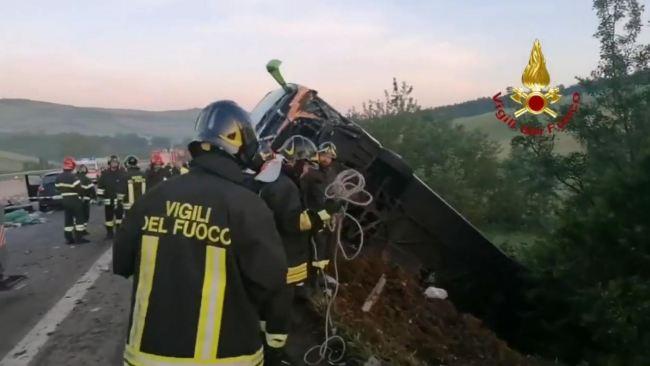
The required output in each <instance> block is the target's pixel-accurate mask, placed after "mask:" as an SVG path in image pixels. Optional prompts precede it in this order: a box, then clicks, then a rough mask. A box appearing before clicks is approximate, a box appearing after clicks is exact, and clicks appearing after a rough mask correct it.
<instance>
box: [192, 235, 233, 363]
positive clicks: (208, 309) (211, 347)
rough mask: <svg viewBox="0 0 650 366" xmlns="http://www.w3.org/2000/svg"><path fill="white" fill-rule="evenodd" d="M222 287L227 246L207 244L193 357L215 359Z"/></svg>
mask: <svg viewBox="0 0 650 366" xmlns="http://www.w3.org/2000/svg"><path fill="white" fill-rule="evenodd" d="M225 291H226V250H225V249H224V248H218V247H215V246H206V250H205V273H204V275H203V290H202V292H201V310H200V313H199V326H198V329H197V333H196V344H195V345H194V358H195V359H201V360H214V359H216V357H217V352H218V348H219V335H220V333H221V318H222V316H223V301H224V294H225Z"/></svg>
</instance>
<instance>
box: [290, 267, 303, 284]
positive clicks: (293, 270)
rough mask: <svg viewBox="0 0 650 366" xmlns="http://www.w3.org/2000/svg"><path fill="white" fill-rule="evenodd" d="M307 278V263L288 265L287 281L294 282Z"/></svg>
mask: <svg viewBox="0 0 650 366" xmlns="http://www.w3.org/2000/svg"><path fill="white" fill-rule="evenodd" d="M305 278H307V263H303V264H300V265H298V266H295V267H289V269H288V270H287V283H296V282H300V281H303V280H304V279H305Z"/></svg>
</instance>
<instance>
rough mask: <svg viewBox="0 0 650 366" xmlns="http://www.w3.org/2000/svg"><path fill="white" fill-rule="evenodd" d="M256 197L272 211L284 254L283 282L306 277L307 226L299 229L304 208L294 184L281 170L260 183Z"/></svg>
mask: <svg viewBox="0 0 650 366" xmlns="http://www.w3.org/2000/svg"><path fill="white" fill-rule="evenodd" d="M259 194H260V197H262V199H263V200H264V202H266V204H267V206H268V207H269V208H270V209H271V211H272V212H273V218H274V219H275V225H276V227H277V228H278V232H279V233H280V236H281V237H282V242H283V244H284V250H285V252H286V254H287V262H288V264H289V271H288V273H287V283H300V282H303V281H304V280H305V278H307V260H308V257H309V228H301V225H300V222H301V216H303V220H309V219H308V217H304V215H305V213H304V208H303V205H302V202H301V201H300V190H299V189H298V186H296V184H295V183H294V182H293V180H292V179H291V178H289V177H288V176H287V175H286V174H285V173H284V172H282V173H281V174H280V175H279V176H278V179H277V180H275V181H274V182H271V183H264V184H263V185H262V186H261V188H260V190H259Z"/></svg>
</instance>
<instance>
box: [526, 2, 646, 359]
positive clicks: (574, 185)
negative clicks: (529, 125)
mask: <svg viewBox="0 0 650 366" xmlns="http://www.w3.org/2000/svg"><path fill="white" fill-rule="evenodd" d="M594 9H595V11H596V14H597V16H598V18H599V26H598V29H597V31H596V33H595V35H594V36H595V37H596V38H598V39H599V40H600V44H601V48H600V58H601V60H600V63H599V65H598V67H597V68H596V70H594V72H593V73H592V74H591V76H590V77H589V78H585V79H582V80H581V81H580V84H581V85H582V86H583V87H584V89H585V91H586V92H587V93H588V94H589V95H590V96H592V97H593V102H590V103H588V104H586V105H584V106H582V107H581V110H580V112H579V114H577V115H576V116H575V118H574V120H573V121H572V122H571V124H569V125H568V129H569V132H570V133H571V134H572V135H573V136H574V137H575V138H576V140H577V141H579V143H580V144H581V145H582V152H579V153H574V154H571V155H569V156H566V157H561V156H558V155H555V154H553V153H552V150H549V149H548V147H549V146H552V141H543V140H541V139H540V138H536V137H522V138H520V139H519V140H518V141H513V143H514V144H516V145H518V146H519V147H521V148H522V149H523V151H525V152H527V153H529V154H531V155H530V156H534V157H535V159H534V161H535V165H537V166H539V167H542V169H541V170H540V171H541V172H542V175H543V176H545V177H552V178H553V181H554V183H553V186H554V187H556V188H555V190H556V192H557V193H558V194H559V195H560V197H563V198H564V202H563V204H562V208H561V209H560V211H559V215H558V218H559V224H558V225H557V227H556V228H555V230H554V231H553V233H552V236H551V238H550V239H548V240H544V241H540V242H538V243H537V245H536V247H535V248H533V251H532V253H530V256H529V260H530V261H529V264H531V265H532V267H533V268H534V269H536V270H537V271H538V273H539V274H547V273H550V274H551V275H552V276H553V277H554V278H555V279H557V280H559V281H561V282H562V283H565V284H569V285H570V286H571V288H572V291H570V292H568V293H567V294H566V299H565V301H566V302H567V303H568V304H569V305H570V306H571V308H572V309H574V310H575V311H576V313H575V314H574V313H572V314H566V319H565V320H564V324H567V323H578V324H579V325H580V326H582V327H584V328H585V329H587V330H588V334H589V335H590V337H589V338H588V339H584V340H583V342H582V343H581V345H579V347H582V349H581V350H580V352H579V354H581V355H580V357H581V358H582V359H584V360H586V361H587V362H589V364H590V365H592V364H593V365H648V364H650V333H649V330H650V316H648V313H649V311H650V285H649V284H650V270H649V269H650V239H649V238H650V215H648V212H650V88H649V87H648V83H647V79H648V72H649V60H650V58H649V56H650V52H649V51H650V46H649V45H642V44H638V42H637V37H638V35H639V33H640V31H641V28H642V23H641V14H642V12H643V6H642V5H640V4H639V3H638V1H636V0H595V1H594ZM550 291H552V289H550ZM546 296H547V297H553V296H558V294H557V293H555V292H548V293H546ZM576 314H577V316H575V317H574V315H576ZM557 331H558V332H561V328H558V330H557ZM553 341H554V340H553V339H549V340H547V342H551V343H552V342H553ZM560 356H562V355H560ZM564 356H566V355H564Z"/></svg>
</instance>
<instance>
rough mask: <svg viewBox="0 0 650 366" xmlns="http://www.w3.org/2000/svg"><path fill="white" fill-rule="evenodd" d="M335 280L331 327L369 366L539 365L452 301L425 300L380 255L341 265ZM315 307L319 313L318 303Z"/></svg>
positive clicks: (417, 287) (320, 304) (409, 277)
mask: <svg viewBox="0 0 650 366" xmlns="http://www.w3.org/2000/svg"><path fill="white" fill-rule="evenodd" d="M380 273H384V274H385V279H386V282H385V285H384V286H383V291H382V292H381V296H378V297H377V298H376V299H375V302H374V305H373V306H372V308H371V309H370V310H369V311H367V312H364V311H362V310H361V309H362V306H363V304H364V302H365V300H366V299H367V298H368V294H369V293H371V292H372V290H373V288H375V287H376V285H377V275H378V274H380ZM339 281H340V283H341V287H340V289H339V294H338V297H337V299H336V302H335V306H334V312H333V319H334V322H335V326H336V327H337V328H338V331H339V333H340V334H341V335H343V336H344V338H345V339H346V340H347V341H348V348H349V352H348V353H355V354H354V356H355V357H362V358H363V359H366V360H368V362H369V363H368V364H371V365H372V364H386V365H405V366H424V365H446V366H461V365H462V366H479V365H481V366H490V365H495V366H496V365H499V366H523V365H540V363H539V362H538V361H536V360H534V359H531V358H528V357H525V356H523V355H521V354H519V353H518V352H516V351H515V350H513V349H511V348H510V347H508V345H507V344H506V342H504V341H503V340H501V339H499V338H498V337H497V336H496V335H495V334H494V333H493V332H492V331H491V330H490V329H488V328H487V327H486V326H485V325H484V324H483V323H482V321H481V320H479V319H477V318H475V317H474V316H472V315H469V314H463V313H460V312H458V311H457V310H456V308H455V307H454V305H453V304H452V302H450V301H448V300H444V299H440V298H436V297H435V296H434V297H433V298H429V297H427V296H425V294H424V293H425V289H424V288H423V287H422V286H421V285H420V282H419V281H418V278H416V277H415V276H414V275H411V274H409V273H407V272H405V271H404V270H402V269H400V268H399V267H397V266H394V265H391V264H388V263H386V262H384V261H383V260H382V259H381V256H379V255H378V256H366V257H364V258H358V259H356V260H354V261H351V262H340V263H339ZM382 282H383V281H382ZM434 289H435V290H436V291H434V290H430V291H429V292H435V293H436V295H441V292H440V291H437V290H442V289H437V288H434ZM443 291H444V290H443ZM445 294H446V291H445ZM438 297H440V296H438ZM451 300H453V299H451ZM477 301H480V299H477ZM314 304H315V306H316V308H317V310H318V311H319V312H323V310H324V309H323V302H322V301H314ZM371 360H372V361H371Z"/></svg>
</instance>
